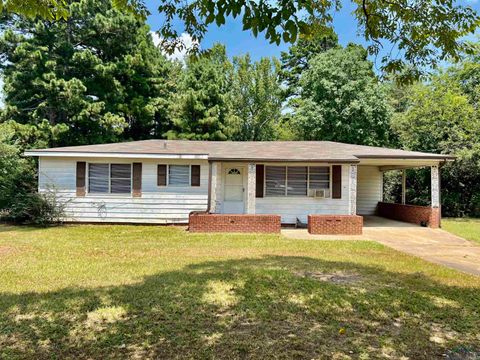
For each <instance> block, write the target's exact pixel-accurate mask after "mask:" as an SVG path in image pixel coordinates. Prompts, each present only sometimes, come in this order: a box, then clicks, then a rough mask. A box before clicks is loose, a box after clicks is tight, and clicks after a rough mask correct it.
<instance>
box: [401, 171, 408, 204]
mask: <svg viewBox="0 0 480 360" xmlns="http://www.w3.org/2000/svg"><path fill="white" fill-rule="evenodd" d="M406 190H407V170H406V169H403V170H402V204H403V205H405V204H406V199H407V197H406Z"/></svg>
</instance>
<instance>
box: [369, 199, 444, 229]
mask: <svg viewBox="0 0 480 360" xmlns="http://www.w3.org/2000/svg"><path fill="white" fill-rule="evenodd" d="M377 213H378V215H379V216H382V217H385V218H388V219H393V220H399V221H405V222H408V223H412V224H418V225H422V223H423V224H426V225H427V226H429V227H431V228H438V227H440V209H439V208H432V207H430V206H417V205H403V204H393V203H384V202H379V203H378V207H377Z"/></svg>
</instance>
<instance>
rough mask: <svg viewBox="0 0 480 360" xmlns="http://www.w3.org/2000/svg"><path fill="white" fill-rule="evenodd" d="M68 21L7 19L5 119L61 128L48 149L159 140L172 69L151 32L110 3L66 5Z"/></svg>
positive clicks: (89, 0)
mask: <svg viewBox="0 0 480 360" xmlns="http://www.w3.org/2000/svg"><path fill="white" fill-rule="evenodd" d="M69 9H70V12H71V16H70V17H69V18H68V20H66V21H65V20H61V21H57V22H49V21H44V20H36V21H29V20H24V19H21V18H18V17H13V18H9V19H7V20H4V21H3V26H4V27H5V28H6V31H5V32H4V33H3V36H2V38H1V39H0V52H1V54H2V57H3V59H4V61H3V62H2V70H3V76H4V81H5V88H4V91H5V109H4V111H3V113H2V119H3V120H14V121H16V122H18V123H20V124H30V125H33V126H40V124H45V123H47V124H48V125H49V126H51V127H57V128H58V129H59V130H58V131H59V132H61V135H59V136H58V138H57V141H56V142H55V143H53V144H50V145H64V144H69V145H72V144H86V143H101V142H109V141H115V140H122V139H130V138H132V139H143V138H149V137H152V136H159V135H160V134H162V133H164V132H165V131H166V128H165V126H167V125H168V122H169V118H168V103H169V99H170V96H171V93H172V91H173V90H174V86H173V84H174V83H173V81H172V80H171V79H170V77H171V76H170V73H171V67H172V65H171V63H170V62H168V61H167V60H166V58H165V57H164V56H163V55H162V54H161V53H160V51H159V50H158V49H157V48H156V47H155V46H154V44H153V42H152V38H151V35H150V31H149V28H148V26H147V25H146V24H145V23H144V21H141V20H138V19H137V18H135V17H134V16H132V15H125V14H122V13H120V12H118V11H116V10H113V9H112V8H111V4H110V2H108V1H102V0H80V1H79V2H72V3H71V4H70V5H69Z"/></svg>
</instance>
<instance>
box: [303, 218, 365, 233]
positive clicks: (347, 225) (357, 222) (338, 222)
mask: <svg viewBox="0 0 480 360" xmlns="http://www.w3.org/2000/svg"><path fill="white" fill-rule="evenodd" d="M362 228H363V217H362V216H358V215H308V232H309V233H310V234H325V235H361V234H362Z"/></svg>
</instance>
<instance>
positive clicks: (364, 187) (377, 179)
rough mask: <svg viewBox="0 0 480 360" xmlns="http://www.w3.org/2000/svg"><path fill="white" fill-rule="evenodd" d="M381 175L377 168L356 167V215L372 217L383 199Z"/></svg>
mask: <svg viewBox="0 0 480 360" xmlns="http://www.w3.org/2000/svg"><path fill="white" fill-rule="evenodd" d="M382 193H383V175H382V172H381V171H380V170H379V169H378V167H377V166H362V165H360V166H358V174H357V214H359V215H374V214H375V210H376V209H377V204H378V202H379V201H382V198H383V194H382Z"/></svg>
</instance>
